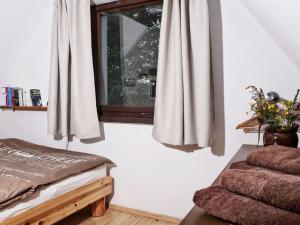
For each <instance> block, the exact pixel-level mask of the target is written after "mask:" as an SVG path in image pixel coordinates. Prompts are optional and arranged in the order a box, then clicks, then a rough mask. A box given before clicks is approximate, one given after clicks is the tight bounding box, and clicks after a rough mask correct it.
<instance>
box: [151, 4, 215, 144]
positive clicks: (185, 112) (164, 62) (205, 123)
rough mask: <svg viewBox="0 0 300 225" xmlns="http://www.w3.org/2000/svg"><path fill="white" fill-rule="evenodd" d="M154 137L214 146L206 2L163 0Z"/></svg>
mask: <svg viewBox="0 0 300 225" xmlns="http://www.w3.org/2000/svg"><path fill="white" fill-rule="evenodd" d="M161 26H162V27H161V37H160V48H159V63H158V74H157V93H156V102H155V116H154V128H153V137H154V138H155V139H156V140H157V141H159V142H161V143H164V144H170V145H194V144H197V145H198V146H199V147H208V146H210V145H211V133H212V126H213V123H212V121H213V116H212V115H213V110H212V106H213V104H212V97H213V96H212V94H211V90H212V79H211V74H210V35H209V15H208V5H207V0H164V6H163V17H162V24H161Z"/></svg>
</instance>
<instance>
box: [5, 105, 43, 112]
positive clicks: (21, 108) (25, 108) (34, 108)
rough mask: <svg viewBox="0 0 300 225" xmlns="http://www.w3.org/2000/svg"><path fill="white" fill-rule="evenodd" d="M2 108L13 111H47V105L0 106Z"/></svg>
mask: <svg viewBox="0 0 300 225" xmlns="http://www.w3.org/2000/svg"><path fill="white" fill-rule="evenodd" d="M0 109H2V110H12V111H47V107H46V106H13V107H8V106H0Z"/></svg>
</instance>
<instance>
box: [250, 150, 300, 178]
mask: <svg viewBox="0 0 300 225" xmlns="http://www.w3.org/2000/svg"><path fill="white" fill-rule="evenodd" d="M247 163H248V164H250V165H253V166H260V167H265V168H269V169H273V170H278V171H281V172H284V173H289V174H294V175H300V150H299V149H296V148H289V147H284V146H279V145H271V146H268V147H264V148H260V149H259V150H257V151H255V152H252V153H250V154H249V156H248V158H247Z"/></svg>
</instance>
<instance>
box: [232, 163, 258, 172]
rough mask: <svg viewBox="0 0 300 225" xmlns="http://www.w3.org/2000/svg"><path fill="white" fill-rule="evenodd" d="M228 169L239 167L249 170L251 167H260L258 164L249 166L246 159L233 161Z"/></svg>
mask: <svg viewBox="0 0 300 225" xmlns="http://www.w3.org/2000/svg"><path fill="white" fill-rule="evenodd" d="M229 168H230V169H241V170H251V169H260V168H261V167H258V166H251V165H249V164H248V163H247V162H246V161H239V162H234V163H232V164H231V165H230V167H229Z"/></svg>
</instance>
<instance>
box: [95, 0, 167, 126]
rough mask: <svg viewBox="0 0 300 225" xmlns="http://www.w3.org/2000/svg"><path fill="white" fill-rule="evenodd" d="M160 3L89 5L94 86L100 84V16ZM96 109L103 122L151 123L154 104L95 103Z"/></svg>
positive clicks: (134, 0)
mask: <svg viewBox="0 0 300 225" xmlns="http://www.w3.org/2000/svg"><path fill="white" fill-rule="evenodd" d="M162 3H163V0H119V1H117V2H112V3H108V4H103V5H97V6H92V7H91V23H92V47H93V63H94V72H95V83H96V86H98V87H99V86H100V85H99V83H100V80H99V73H100V65H99V62H100V54H101V52H100V43H99V40H100V35H101V30H100V24H101V21H100V16H101V15H102V14H104V13H107V12H117V11H119V10H127V9H134V8H137V7H140V6H145V5H153V4H162ZM96 97H97V99H98V98H99V96H96ZM97 102H98V101H97ZM97 110H98V117H99V120H100V121H103V122H120V123H142V124H153V119H154V106H152V107H145V106H117V105H116V106H114V105H98V104H97Z"/></svg>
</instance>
